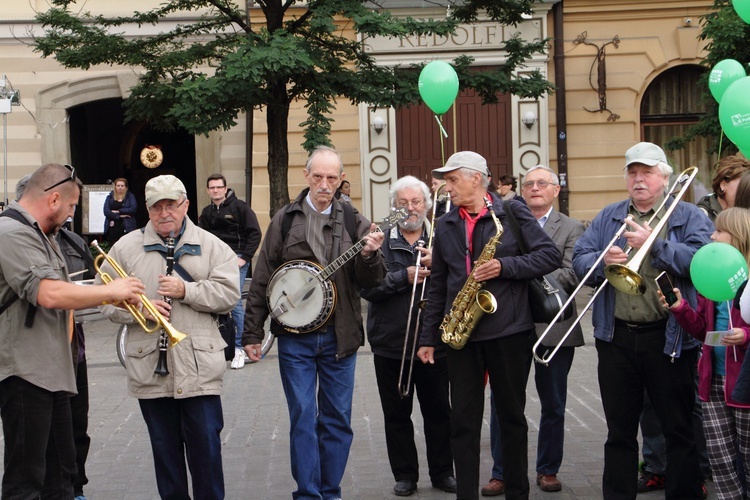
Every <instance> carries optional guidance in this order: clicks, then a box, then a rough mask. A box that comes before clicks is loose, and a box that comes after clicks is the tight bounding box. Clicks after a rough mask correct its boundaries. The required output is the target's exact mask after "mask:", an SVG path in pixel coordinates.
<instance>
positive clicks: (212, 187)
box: [198, 174, 260, 369]
mask: <svg viewBox="0 0 750 500" xmlns="http://www.w3.org/2000/svg"><path fill="white" fill-rule="evenodd" d="M206 188H207V190H208V196H210V197H211V204H210V205H208V206H207V207H206V208H204V209H203V211H202V212H201V216H200V219H199V220H198V226H199V227H200V228H202V229H205V230H206V231H208V232H209V233H212V234H213V235H215V236H217V237H219V238H220V239H221V240H222V241H223V242H224V243H226V244H227V245H229V246H230V247H231V248H232V250H234V252H235V253H236V254H237V265H238V266H239V267H240V293H241V292H242V287H243V286H244V285H245V279H246V278H248V277H250V278H252V270H251V269H250V266H251V262H252V259H253V255H255V251H256V250H258V246H260V226H259V225H258V217H256V215H255V212H253V209H252V208H250V206H248V204H247V203H245V202H244V201H242V200H240V199H238V198H237V196H235V194H234V191H233V190H231V189H227V180H226V179H225V178H224V176H223V175H221V174H213V175H211V176H209V178H208V180H207V181H206ZM232 318H233V319H234V324H235V327H236V328H237V332H236V334H235V344H234V347H235V349H234V359H233V360H232V365H231V367H232V368H233V369H239V368H242V367H243V366H245V359H246V358H245V352H244V351H243V350H242V324H243V322H244V318H245V309H244V307H242V297H240V300H239V302H237V305H236V306H235V308H234V310H232Z"/></svg>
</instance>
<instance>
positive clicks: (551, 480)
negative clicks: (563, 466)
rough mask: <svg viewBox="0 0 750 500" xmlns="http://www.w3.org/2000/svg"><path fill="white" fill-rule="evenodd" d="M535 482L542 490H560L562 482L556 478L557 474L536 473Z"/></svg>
mask: <svg viewBox="0 0 750 500" xmlns="http://www.w3.org/2000/svg"><path fill="white" fill-rule="evenodd" d="M536 484H538V485H539V489H540V490H542V491H560V490H561V489H562V483H561V482H560V480H559V479H557V474H537V476H536Z"/></svg>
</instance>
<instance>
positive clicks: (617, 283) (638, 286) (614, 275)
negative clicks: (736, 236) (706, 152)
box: [532, 167, 698, 365]
mask: <svg viewBox="0 0 750 500" xmlns="http://www.w3.org/2000/svg"><path fill="white" fill-rule="evenodd" d="M696 175H698V168H697V167H690V168H687V169H685V170H684V171H683V172H682V173H680V175H679V176H678V177H677V180H676V181H675V182H674V184H673V185H672V187H671V188H670V189H669V193H668V194H667V195H666V196H665V197H664V201H662V202H661V204H660V205H659V207H658V208H657V209H656V210H654V215H652V216H651V218H650V219H649V220H648V225H649V226H650V225H651V222H653V220H654V219H655V218H656V217H657V216H658V215H659V212H661V211H662V209H664V207H666V205H667V202H668V201H669V196H670V195H671V194H673V193H675V192H676V191H677V190H678V189H679V191H678V192H677V194H676V196H675V199H674V201H673V202H672V204H671V205H670V206H669V208H668V209H667V210H666V212H664V215H663V216H662V218H661V220H660V221H659V224H657V226H656V227H655V228H654V229H653V230H652V231H651V235H650V236H649V237H648V238H647V239H646V241H645V242H644V243H643V245H642V246H641V248H640V249H639V250H638V252H636V254H635V255H634V256H633V258H632V259H630V261H629V262H628V263H627V264H624V265H623V264H610V265H608V266H607V267H605V268H604V276H605V278H606V281H604V282H603V283H602V284H601V285H599V286H598V287H597V289H596V290H595V291H594V293H593V294H592V296H591V299H589V301H588V303H587V304H586V305H585V306H584V308H583V310H582V311H581V312H580V313H578V316H577V317H576V319H575V321H573V323H572V324H571V325H570V328H568V331H567V332H565V334H564V335H563V336H562V338H561V339H560V341H559V342H558V343H557V344H556V345H555V346H554V347H553V348H552V350H551V351H550V350H549V349H548V350H547V351H546V352H545V354H544V355H543V356H539V355H538V354H537V352H536V351H537V348H538V347H539V346H541V345H542V342H543V341H544V338H545V337H546V336H547V334H548V333H549V332H550V330H551V329H552V327H553V326H554V325H555V324H556V323H557V322H558V320H559V319H560V317H561V316H562V314H563V312H564V311H565V310H566V309H567V308H568V306H569V305H570V303H571V302H572V301H573V300H575V298H576V295H578V292H580V291H581V288H583V286H584V285H585V284H586V281H588V279H589V278H590V277H591V275H592V274H594V272H596V269H597V267H598V266H599V264H600V263H601V262H602V260H604V256H605V255H606V254H607V252H608V251H609V249H610V248H612V247H613V246H614V245H615V243H617V240H619V239H620V238H621V237H622V234H623V233H624V232H625V231H626V230H627V228H628V223H627V222H623V224H622V226H620V228H619V229H618V230H617V233H615V236H614V238H612V240H611V241H610V242H609V243H608V244H607V246H605V247H604V249H603V250H602V252H601V254H600V255H599V257H598V258H597V259H596V261H594V264H593V265H592V266H591V268H590V269H589V271H588V272H587V273H586V275H585V276H584V277H583V279H581V281H580V283H579V284H578V286H577V287H576V289H575V290H573V293H571V294H570V296H569V297H568V300H566V301H565V304H563V305H562V307H561V308H560V311H558V313H557V314H556V315H555V317H554V318H552V321H551V322H550V323H549V325H547V328H546V329H545V330H544V332H543V333H542V334H541V335H540V336H539V339H538V340H537V341H536V343H535V344H534V347H532V355H533V356H534V361H536V362H537V363H541V364H543V365H548V364H549V362H550V361H551V360H552V358H553V357H554V355H555V354H556V353H557V351H558V350H559V349H560V347H562V345H563V342H565V340H566V339H567V338H568V337H569V336H570V334H571V333H573V330H574V329H575V327H576V326H577V325H578V324H579V323H580V322H581V320H582V319H583V316H584V315H585V314H586V312H587V311H588V310H589V309H590V308H591V306H592V305H594V301H595V300H596V298H597V297H598V296H599V294H600V293H601V292H602V290H604V288H605V287H606V286H607V283H609V284H611V285H612V286H614V287H615V288H616V289H617V290H619V291H621V292H624V293H627V294H629V295H642V294H643V293H644V292H645V291H646V282H645V280H644V279H643V277H642V276H641V275H640V274H638V271H639V270H640V268H641V266H642V265H643V261H644V260H645V259H646V257H648V254H649V252H650V251H651V247H652V246H653V245H654V242H655V241H656V238H657V237H658V236H659V233H661V232H662V230H663V229H664V227H665V226H666V224H667V221H668V220H669V217H670V216H671V215H672V212H674V210H675V209H676V208H677V203H678V202H679V201H680V200H681V199H682V197H683V196H685V193H686V192H687V190H688V188H689V187H690V183H691V182H693V179H695V176H696ZM627 219H632V217H630V216H628V217H626V220H627ZM631 251H632V248H631V247H628V248H626V249H625V253H626V254H630V252H631Z"/></svg>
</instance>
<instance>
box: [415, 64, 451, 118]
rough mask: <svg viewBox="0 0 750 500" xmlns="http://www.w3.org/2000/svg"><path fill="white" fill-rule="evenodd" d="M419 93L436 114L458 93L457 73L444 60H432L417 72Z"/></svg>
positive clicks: (444, 109)
mask: <svg viewBox="0 0 750 500" xmlns="http://www.w3.org/2000/svg"><path fill="white" fill-rule="evenodd" d="M419 95H420V96H422V100H423V101H424V103H425V104H426V105H427V107H428V108H430V109H431V110H432V111H433V113H435V114H436V115H442V114H443V113H445V112H446V111H448V109H450V107H451V106H452V105H453V102H454V101H455V100H456V96H457V95H458V75H456V70H454V69H453V66H451V65H450V64H448V63H447V62H445V61H432V62H431V63H429V64H427V65H426V66H425V67H424V68H422V72H421V73H420V74H419Z"/></svg>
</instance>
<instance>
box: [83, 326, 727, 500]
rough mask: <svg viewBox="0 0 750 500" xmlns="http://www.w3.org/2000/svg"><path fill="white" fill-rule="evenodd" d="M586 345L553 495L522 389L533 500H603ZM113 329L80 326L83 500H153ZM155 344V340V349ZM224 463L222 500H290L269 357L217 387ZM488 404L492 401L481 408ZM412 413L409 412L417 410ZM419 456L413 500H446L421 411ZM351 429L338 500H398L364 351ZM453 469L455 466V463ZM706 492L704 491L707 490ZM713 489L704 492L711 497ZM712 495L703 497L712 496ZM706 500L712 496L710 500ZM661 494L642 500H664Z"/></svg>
mask: <svg viewBox="0 0 750 500" xmlns="http://www.w3.org/2000/svg"><path fill="white" fill-rule="evenodd" d="M583 324H584V326H585V330H586V331H587V334H586V340H587V342H588V345H586V346H584V347H581V348H578V349H577V351H576V357H575V361H574V363H573V368H572V371H571V373H570V377H569V393H568V406H567V415H566V435H565V459H564V461H563V464H562V468H561V470H560V473H559V475H558V477H559V478H560V480H561V481H562V483H563V490H562V492H560V493H544V492H541V491H540V490H539V488H538V487H537V486H536V485H535V483H534V480H535V477H536V474H535V472H534V463H535V456H536V440H537V433H538V428H539V400H538V397H537V395H536V390H535V389H534V387H533V378H532V377H530V380H531V381H532V382H531V384H530V385H529V390H528V400H527V412H526V414H527V418H528V423H529V464H530V469H529V479H530V481H531V498H533V499H542V498H544V499H547V500H551V499H555V500H568V499H597V498H601V493H600V492H601V474H602V463H603V443H604V439H605V435H606V424H605V420H604V415H603V411H602V408H601V401H600V397H599V388H598V384H597V381H596V351H595V349H594V347H593V338H592V335H591V320H590V318H585V319H584V321H583ZM117 328H118V325H115V324H113V323H110V322H109V321H107V320H103V319H95V320H94V321H88V322H87V323H86V324H85V330H86V336H87V342H86V348H87V358H88V368H89V381H90V386H91V387H90V399H91V409H90V413H89V415H90V428H89V434H90V435H91V451H90V453H89V457H88V465H87V473H88V477H89V484H88V485H87V486H86V487H85V489H84V492H85V494H86V496H87V498H88V499H89V500H110V499H132V500H136V499H137V500H144V499H152V498H153V499H156V498H158V495H157V493H156V482H155V479H154V472H153V462H152V457H151V449H150V445H149V439H148V433H147V431H146V426H145V424H144V423H143V418H142V417H141V414H140V410H139V408H138V404H137V402H136V400H135V399H133V398H130V397H128V395H127V390H126V379H125V370H124V369H123V368H122V366H121V365H120V363H119V361H118V358H117V355H116V352H115V336H116V332H117ZM154 341H155V342H156V338H155V339H154ZM222 401H223V406H224V420H225V422H224V424H225V425H224V431H223V433H222V440H223V444H224V449H223V461H224V474H225V480H226V493H227V498H228V499H275V498H289V497H291V493H292V491H293V490H294V488H295V484H294V481H293V479H292V477H291V473H290V467H289V419H288V415H287V409H286V403H285V399H284V396H283V391H282V388H281V382H280V379H279V374H278V363H277V357H276V350H275V347H274V348H273V349H272V350H271V352H270V353H269V355H268V356H267V357H266V359H264V360H262V361H261V362H260V363H257V364H254V365H246V366H245V368H243V369H241V370H230V369H229V366H228V363H227V371H226V375H225V377H224V394H223V398H222ZM487 402H489V396H488V399H487ZM416 404H418V403H415V406H416ZM488 408H489V404H487V405H486V408H485V421H484V426H483V430H482V449H481V460H482V474H481V480H480V484H482V485H483V484H485V483H486V481H487V480H489V478H490V471H491V468H492V461H491V457H490V451H489V427H488V422H489V412H488ZM414 420H415V431H416V433H417V440H418V443H419V446H418V448H419V450H420V475H421V477H422V481H421V482H420V483H419V488H418V490H417V493H416V494H415V495H414V496H412V497H411V498H415V499H450V498H454V497H455V496H454V495H451V494H448V493H444V492H442V491H439V490H436V489H434V488H432V486H431V485H430V482H429V475H428V473H427V466H426V459H425V454H424V435H423V433H422V424H421V418H420V416H419V411H418V409H416V408H415V411H414ZM352 421H353V428H354V442H353V445H352V451H351V455H350V458H349V463H348V466H347V470H346V474H345V476H344V479H343V483H342V489H343V497H344V498H347V499H349V498H354V499H378V498H387V499H392V498H395V495H394V494H393V489H392V488H393V485H394V480H393V476H392V475H391V471H390V468H389V465H388V459H387V453H386V446H385V439H384V431H383V415H382V411H381V408H380V401H379V397H378V393H377V386H376V384H375V374H374V370H373V361H372V353H371V352H370V351H369V349H368V348H367V346H366V347H364V348H363V349H361V350H360V352H359V354H358V359H357V370H356V387H355V392H354V404H353V413H352ZM456 460H460V457H456ZM710 486H711V485H710ZM711 489H712V488H710V490H711ZM710 490H709V491H710ZM712 496H713V495H712ZM662 497H663V493H662V492H652V493H648V494H642V495H639V498H662ZM500 498H503V497H500Z"/></svg>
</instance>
